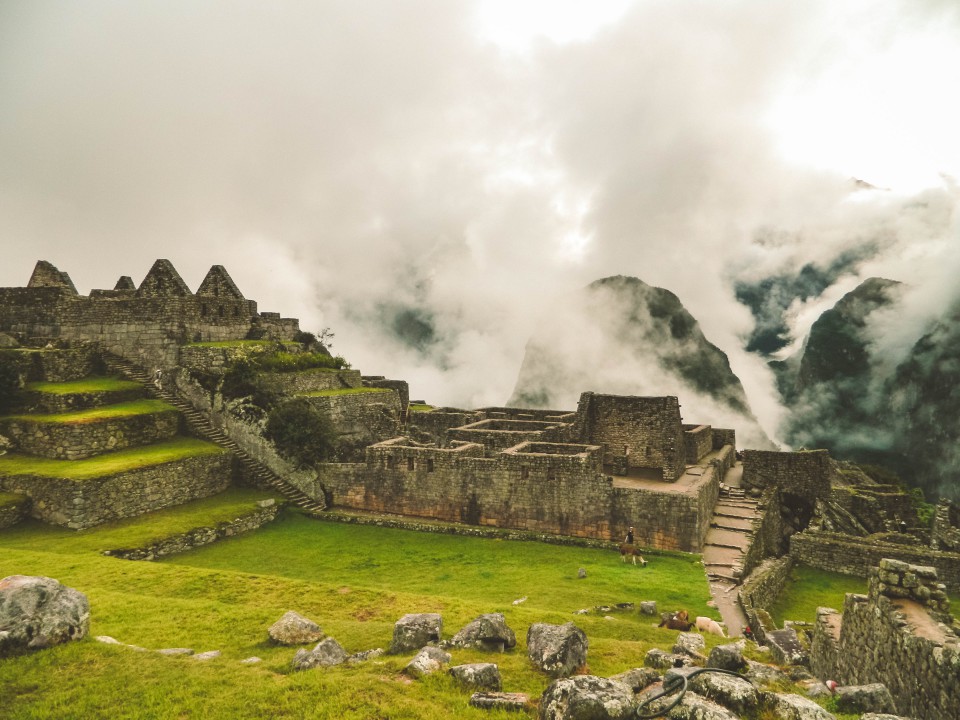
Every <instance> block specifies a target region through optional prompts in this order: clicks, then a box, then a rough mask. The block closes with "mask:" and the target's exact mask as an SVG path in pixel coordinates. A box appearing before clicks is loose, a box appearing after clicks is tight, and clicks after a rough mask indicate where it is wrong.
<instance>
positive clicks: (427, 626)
mask: <svg viewBox="0 0 960 720" xmlns="http://www.w3.org/2000/svg"><path fill="white" fill-rule="evenodd" d="M442 632H443V618H441V617H440V615H439V614H437V613H412V614H408V615H404V616H403V617H402V618H400V619H399V620H397V622H396V624H395V625H394V626H393V641H392V642H391V643H390V649H389V650H388V652H389V653H390V654H391V655H397V654H399V653H404V652H410V651H411V650H419V649H420V648H422V647H423V646H424V645H429V644H430V643H436V642H440V635H441V633H442Z"/></svg>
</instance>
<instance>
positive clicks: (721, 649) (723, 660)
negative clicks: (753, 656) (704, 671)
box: [707, 643, 746, 672]
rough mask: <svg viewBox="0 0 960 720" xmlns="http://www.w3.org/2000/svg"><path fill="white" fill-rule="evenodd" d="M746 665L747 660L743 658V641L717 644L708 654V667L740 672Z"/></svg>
mask: <svg viewBox="0 0 960 720" xmlns="http://www.w3.org/2000/svg"><path fill="white" fill-rule="evenodd" d="M745 666H746V662H745V661H744V659H743V644H742V643H727V644H726V645H717V646H716V647H715V648H713V649H712V650H711V651H710V655H708V656H707V667H709V668H719V669H720V670H732V671H734V672H738V671H739V670H741V669H743V668H744V667H745Z"/></svg>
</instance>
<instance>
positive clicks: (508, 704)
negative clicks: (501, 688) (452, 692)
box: [470, 692, 530, 712]
mask: <svg viewBox="0 0 960 720" xmlns="http://www.w3.org/2000/svg"><path fill="white" fill-rule="evenodd" d="M529 704H530V697H529V696H528V695H526V694H525V693H505V692H477V693H474V694H473V695H471V696H470V706H471V707H475V708H481V709H483V710H514V711H520V712H522V711H523V710H526V709H527V706H529Z"/></svg>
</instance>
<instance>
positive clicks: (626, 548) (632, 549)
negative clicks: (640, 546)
mask: <svg viewBox="0 0 960 720" xmlns="http://www.w3.org/2000/svg"><path fill="white" fill-rule="evenodd" d="M627 558H630V559H631V560H633V564H634V565H636V564H637V559H638V558H639V560H640V564H641V565H642V566H643V567H646V566H647V561H646V560H644V559H643V555H641V554H640V551H639V550H637V548H636V546H634V545H627V544H626V543H624V544H623V545H621V546H620V560H622V561H623V562H626V561H627Z"/></svg>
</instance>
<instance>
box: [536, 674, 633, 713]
mask: <svg viewBox="0 0 960 720" xmlns="http://www.w3.org/2000/svg"><path fill="white" fill-rule="evenodd" d="M634 706H635V703H634V700H633V691H632V690H631V689H630V688H629V687H627V686H626V685H624V684H623V683H620V682H617V681H616V680H608V679H606V678H601V677H596V676H594V675H577V676H576V677H572V678H562V679H560V680H555V681H554V682H553V683H551V684H550V686H549V687H547V689H546V690H544V691H543V695H542V696H541V698H540V716H539V717H540V720H626V719H627V718H630V717H632V716H633V709H634Z"/></svg>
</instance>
